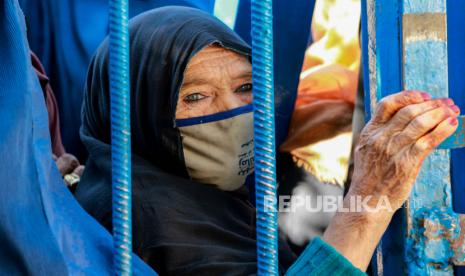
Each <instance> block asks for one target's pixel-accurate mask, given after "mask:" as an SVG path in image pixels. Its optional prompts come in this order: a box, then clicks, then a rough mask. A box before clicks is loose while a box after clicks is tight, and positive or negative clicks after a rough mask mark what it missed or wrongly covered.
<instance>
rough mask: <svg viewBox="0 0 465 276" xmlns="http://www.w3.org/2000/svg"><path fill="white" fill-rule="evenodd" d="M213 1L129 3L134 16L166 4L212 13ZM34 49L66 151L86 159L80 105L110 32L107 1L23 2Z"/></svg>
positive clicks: (140, 0)
mask: <svg viewBox="0 0 465 276" xmlns="http://www.w3.org/2000/svg"><path fill="white" fill-rule="evenodd" d="M214 3H215V0H130V1H129V13H130V17H133V16H135V15H137V14H139V13H141V12H143V11H146V10H149V9H152V8H157V7H161V6H166V5H181V6H190V7H196V8H199V9H202V10H204V11H207V12H210V13H211V12H213V6H214ZM20 5H21V7H22V8H23V10H24V13H25V15H26V19H27V22H28V39H29V43H30V46H31V49H32V51H34V52H35V53H36V54H37V56H38V57H39V59H40V60H41V61H42V63H43V65H44V67H45V71H46V72H47V74H48V76H49V77H50V83H51V85H52V87H53V90H54V93H55V96H56V98H57V102H58V107H59V114H60V126H61V132H62V140H63V144H64V146H65V149H66V150H67V151H68V152H70V153H72V154H74V155H75V156H76V157H78V158H79V159H80V160H81V161H84V160H85V158H86V156H87V153H86V151H85V149H84V147H83V146H82V144H81V141H80V139H79V127H80V125H81V103H82V96H83V93H84V83H85V80H86V75H87V67H88V66H89V63H90V59H91V57H92V55H93V54H94V51H95V50H96V49H97V47H98V45H100V43H101V42H102V41H103V39H104V38H105V36H106V35H107V31H108V22H107V21H108V0H66V1H57V0H20Z"/></svg>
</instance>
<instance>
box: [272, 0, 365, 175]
mask: <svg viewBox="0 0 465 276" xmlns="http://www.w3.org/2000/svg"><path fill="white" fill-rule="evenodd" d="M359 24H360V0H317V2H316V4H315V10H314V15H313V21H312V37H313V41H314V42H313V44H311V45H310V46H309V47H308V49H307V50H306V52H305V59H304V63H303V68H302V72H301V75H300V83H299V87H298V93H297V99H296V104H295V110H294V114H293V117H292V120H291V124H290V129H289V134H288V137H287V139H286V141H285V142H284V143H283V144H282V146H281V148H280V149H281V151H284V152H289V153H291V154H292V155H293V157H294V160H295V161H296V162H297V164H298V165H299V166H303V167H305V168H306V169H307V170H308V171H309V172H311V173H312V174H314V175H316V176H317V177H318V178H319V179H320V180H321V181H324V182H337V183H341V182H343V181H344V179H343V178H344V177H340V175H341V173H340V172H339V173H338V172H331V170H332V168H325V165H324V164H322V163H324V162H323V161H321V158H319V157H321V156H323V155H328V154H329V153H328V152H319V151H320V150H321V149H323V148H327V147H326V146H324V147H312V145H315V144H318V143H321V142H323V141H329V140H331V139H332V138H336V137H337V136H339V135H342V134H344V133H346V134H347V133H350V132H351V123H352V112H353V107H354V101H355V96H356V91H357V86H358V73H359V68H360V43H359ZM346 137H350V135H349V136H347V135H346ZM334 142H335V143H338V144H335V149H336V150H337V151H338V152H339V154H334V158H335V159H338V160H342V161H340V162H339V161H337V160H336V161H335V162H336V163H337V162H339V163H341V164H340V165H341V168H340V169H341V170H344V169H346V167H347V163H348V162H347V160H348V159H349V156H348V155H350V146H351V142H352V141H351V138H349V139H335V140H334ZM338 148H339V150H338ZM327 161H328V160H326V161H325V162H327ZM333 163H334V162H329V164H333ZM326 167H327V166H326ZM323 171H324V172H323ZM332 174H333V175H332ZM338 175H339V176H338ZM341 184H342V183H341Z"/></svg>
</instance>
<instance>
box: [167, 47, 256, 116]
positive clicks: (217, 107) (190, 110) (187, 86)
mask: <svg viewBox="0 0 465 276" xmlns="http://www.w3.org/2000/svg"><path fill="white" fill-rule="evenodd" d="M251 103H252V66H251V64H250V62H249V60H248V59H247V57H245V56H242V55H240V54H238V53H236V52H233V51H230V50H226V49H224V48H222V47H220V46H209V47H207V48H205V49H203V50H202V51H200V52H198V53H197V54H196V55H195V56H194V57H193V58H192V59H191V60H190V61H189V64H188V65H187V68H186V71H185V72H184V81H183V85H182V87H181V89H180V91H179V97H178V103H177V106H176V119H186V118H192V117H198V116H204V115H210V114H214V113H218V112H222V111H227V110H230V109H234V108H238V107H241V106H244V105H247V104H251Z"/></svg>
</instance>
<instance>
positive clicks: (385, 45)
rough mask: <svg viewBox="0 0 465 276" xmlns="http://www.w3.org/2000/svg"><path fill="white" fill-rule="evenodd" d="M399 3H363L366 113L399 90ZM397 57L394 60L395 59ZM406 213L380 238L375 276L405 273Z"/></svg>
mask: <svg viewBox="0 0 465 276" xmlns="http://www.w3.org/2000/svg"><path fill="white" fill-rule="evenodd" d="M401 9H402V8H401V2H400V1H392V0H381V1H380V0H362V52H363V53H362V54H363V66H364V68H363V71H364V87H365V89H364V90H365V106H366V108H365V111H366V112H365V113H366V116H365V118H367V120H369V119H370V117H371V116H370V115H371V110H372V108H371V107H374V106H375V105H376V103H377V101H378V100H379V99H380V98H381V97H383V96H386V95H389V94H392V93H395V92H396V91H400V90H402V74H401V72H402V69H401V68H402V59H401V58H400V56H401V54H402V48H401V42H400V38H401V36H402V35H401V18H400V14H401ZM396 57H397V58H396ZM405 221H406V219H405V213H404V212H402V211H399V212H397V213H396V214H395V215H394V217H393V219H392V223H391V224H390V225H389V227H388V229H387V230H386V232H385V233H384V235H383V238H382V241H381V243H380V245H379V246H378V248H377V250H376V256H375V257H374V260H373V262H372V268H373V270H374V271H375V275H378V274H379V273H384V275H403V274H404V273H405V270H406V269H405V262H404V259H405V257H404V250H403V248H404V247H405V246H404V242H405V239H404V238H403V236H404V233H405Z"/></svg>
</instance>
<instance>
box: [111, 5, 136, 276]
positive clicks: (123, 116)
mask: <svg viewBox="0 0 465 276" xmlns="http://www.w3.org/2000/svg"><path fill="white" fill-rule="evenodd" d="M109 20H110V22H109V25H110V69H109V70H110V72H109V75H110V99H111V103H110V109H111V111H110V117H111V161H112V186H113V188H112V201H113V213H112V214H113V241H114V257H113V258H114V266H115V267H114V269H115V274H117V275H132V234H131V199H132V197H131V126H130V106H131V105H130V90H129V89H130V88H129V84H130V81H129V28H128V20H129V19H128V0H110V17H109Z"/></svg>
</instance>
